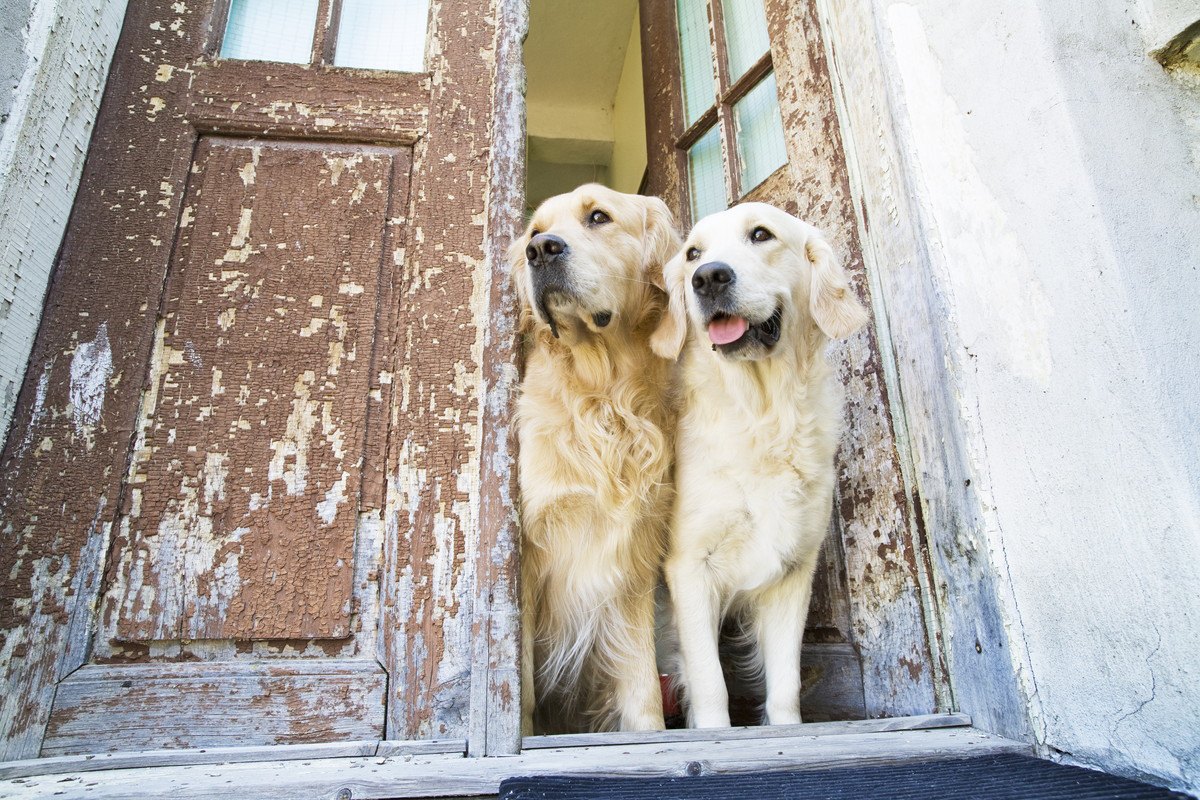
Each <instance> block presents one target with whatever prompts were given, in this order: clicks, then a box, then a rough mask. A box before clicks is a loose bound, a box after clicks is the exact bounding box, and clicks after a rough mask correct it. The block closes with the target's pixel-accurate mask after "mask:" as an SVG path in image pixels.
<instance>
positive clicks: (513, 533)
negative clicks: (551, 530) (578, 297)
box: [467, 0, 529, 756]
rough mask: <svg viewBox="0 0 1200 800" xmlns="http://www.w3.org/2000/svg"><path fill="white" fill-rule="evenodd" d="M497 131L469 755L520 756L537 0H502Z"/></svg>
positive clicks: (490, 192)
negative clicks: (530, 47) (530, 138)
mask: <svg viewBox="0 0 1200 800" xmlns="http://www.w3.org/2000/svg"><path fill="white" fill-rule="evenodd" d="M498 6H499V8H498V9H497V14H496V33H495V37H496V38H495V53H496V55H495V58H496V64H495V78H494V91H493V100H492V128H491V131H492V137H491V141H490V142H489V148H490V149H489V155H490V157H489V159H488V175H487V233H486V237H485V241H486V242H487V244H486V248H487V249H486V255H485V270H486V275H487V279H488V281H489V286H488V290H487V319H486V320H483V321H481V324H483V326H484V331H483V363H482V369H483V384H484V385H483V390H482V392H481V394H480V398H479V400H480V410H479V416H480V426H481V428H482V445H481V469H482V475H481V476H480V492H479V503H480V508H479V540H478V542H479V543H478V547H477V548H476V552H475V553H474V558H475V560H476V561H475V570H476V582H475V597H474V618H473V620H472V626H471V628H472V641H473V643H474V657H473V658H472V670H471V718H470V724H469V728H468V732H467V752H468V754H469V755H472V756H493V755H511V754H515V753H518V752H520V749H521V691H522V686H521V668H520V666H521V662H520V640H521V628H520V608H519V602H518V598H519V597H520V587H519V585H518V582H519V575H520V570H519V569H518V560H517V559H518V550H519V548H518V543H519V541H520V530H519V527H518V521H517V502H516V500H517V481H516V437H515V430H514V429H512V428H511V427H510V425H511V422H512V418H513V413H514V410H515V400H516V393H517V353H518V351H517V324H516V323H517V296H516V293H515V291H514V287H513V284H512V280H511V278H510V270H509V266H508V259H507V251H508V247H509V245H510V244H511V243H512V241H513V238H514V237H515V236H516V234H517V229H518V228H519V226H520V224H521V217H522V209H523V208H524V206H525V98H524V96H523V94H524V86H525V66H524V63H523V61H522V57H521V43H522V42H523V41H524V39H525V35H526V33H527V32H528V29H529V0H498Z"/></svg>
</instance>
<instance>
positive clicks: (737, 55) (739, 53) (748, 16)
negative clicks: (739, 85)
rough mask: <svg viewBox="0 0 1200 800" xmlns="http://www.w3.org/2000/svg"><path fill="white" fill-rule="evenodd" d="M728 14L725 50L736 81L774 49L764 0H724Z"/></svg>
mask: <svg viewBox="0 0 1200 800" xmlns="http://www.w3.org/2000/svg"><path fill="white" fill-rule="evenodd" d="M721 11H722V14H723V16H724V17H725V50H726V54H727V55H728V56H729V82H730V83H733V82H734V81H736V80H737V79H738V78H740V77H742V76H743V75H745V74H746V70H748V69H750V67H752V66H754V62H756V61H758V60H759V59H760V58H762V57H763V54H764V53H766V52H767V51H768V50H770V49H771V43H770V42H769V41H768V40H767V16H766V14H765V13H764V11H763V0H721Z"/></svg>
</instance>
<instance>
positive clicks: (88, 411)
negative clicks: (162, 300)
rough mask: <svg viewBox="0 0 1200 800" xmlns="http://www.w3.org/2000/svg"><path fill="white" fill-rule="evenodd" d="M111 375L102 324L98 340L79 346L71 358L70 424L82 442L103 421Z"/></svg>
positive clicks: (98, 332)
mask: <svg viewBox="0 0 1200 800" xmlns="http://www.w3.org/2000/svg"><path fill="white" fill-rule="evenodd" d="M112 372H113V368H112V348H111V347H110V345H109V342H108V323H106V322H102V323H100V327H99V328H98V329H97V330H96V338H95V339H93V340H92V341H90V342H84V343H82V344H80V345H79V346H78V347H76V348H75V355H74V356H73V357H72V358H71V394H70V399H71V423H72V424H73V425H74V426H75V435H76V436H79V437H80V438H81V439H87V438H89V437H90V436H91V433H92V429H93V428H94V427H95V426H96V423H98V422H99V421H100V414H101V412H102V411H103V410H104V394H105V392H106V391H107V390H108V379H109V378H111V377H112ZM43 397H44V393H43Z"/></svg>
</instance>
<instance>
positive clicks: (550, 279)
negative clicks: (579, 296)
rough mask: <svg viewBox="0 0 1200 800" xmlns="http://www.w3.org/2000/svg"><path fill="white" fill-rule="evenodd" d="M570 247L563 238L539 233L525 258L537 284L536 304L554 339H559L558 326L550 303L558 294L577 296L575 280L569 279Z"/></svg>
mask: <svg viewBox="0 0 1200 800" xmlns="http://www.w3.org/2000/svg"><path fill="white" fill-rule="evenodd" d="M570 249H571V248H570V247H569V246H568V245H567V242H566V240H564V239H563V238H562V237H561V236H555V235H554V234H552V233H539V234H538V235H537V236H534V237H533V238H532V239H530V240H529V244H528V245H527V246H526V247H525V259H526V261H528V263H529V274H530V277H531V279H532V280H531V283H532V285H533V297H534V305H535V306H536V307H537V312H538V314H539V315H541V317H542V319H544V320H545V321H546V324H547V325H549V326H550V333H552V334H553V335H554V338H555V339H557V338H559V336H558V324H557V323H556V322H555V321H554V315H553V314H552V313H550V303H549V300H550V298H551V297H553V296H554V295H564V296H567V297H573V296H574V293H573V291H572V289H571V281H570V279H569V278H568V276H567V269H566V265H567V258H568V254H569V252H570Z"/></svg>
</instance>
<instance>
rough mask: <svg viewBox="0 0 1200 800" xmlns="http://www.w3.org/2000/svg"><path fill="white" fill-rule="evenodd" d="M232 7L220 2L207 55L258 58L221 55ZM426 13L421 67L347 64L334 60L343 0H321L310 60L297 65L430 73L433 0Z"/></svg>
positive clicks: (228, 1)
mask: <svg viewBox="0 0 1200 800" xmlns="http://www.w3.org/2000/svg"><path fill="white" fill-rule="evenodd" d="M232 7H233V0H220V2H219V3H218V4H217V6H216V9H215V13H214V14H213V18H212V27H211V28H210V30H209V36H208V38H209V42H208V47H206V48H205V55H207V56H208V58H210V59H212V60H214V61H254V60H255V59H244V58H225V57H223V56H222V55H221V47H222V46H223V45H224V44H225V32H226V29H227V28H228V26H229V12H230V9H231V8H232ZM425 13H426V18H425V39H424V49H423V52H422V54H421V69H419V70H395V69H380V68H374V67H343V66H338V65H337V64H334V63H333V59H334V56H335V55H336V53H337V40H338V26H339V25H340V24H341V20H342V0H317V21H316V25H314V26H313V38H312V45H311V47H310V48H309V53H308V63H306V64H298V65H297V66H301V67H321V68H325V69H351V70H361V69H370V70H371V71H372V72H385V73H393V74H398V75H424V74H428V73H429V41H430V38H431V37H432V36H433V14H434V7H433V3H432V2H430V3H429V4H428V5H427V7H426V10H425ZM263 63H267V64H278V63H284V62H277V61H265V62H263Z"/></svg>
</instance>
